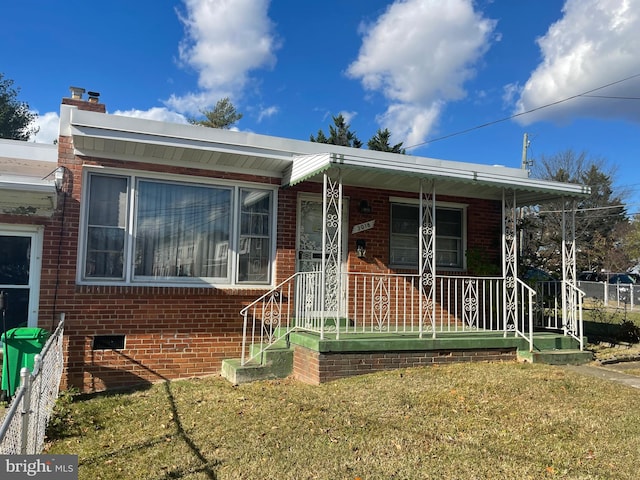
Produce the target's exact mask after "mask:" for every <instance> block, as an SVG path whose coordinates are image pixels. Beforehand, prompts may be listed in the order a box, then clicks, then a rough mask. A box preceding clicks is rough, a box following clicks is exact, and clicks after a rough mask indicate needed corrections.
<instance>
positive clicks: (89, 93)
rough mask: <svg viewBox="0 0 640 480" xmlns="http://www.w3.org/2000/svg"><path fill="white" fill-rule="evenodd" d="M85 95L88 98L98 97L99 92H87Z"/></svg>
mask: <svg viewBox="0 0 640 480" xmlns="http://www.w3.org/2000/svg"><path fill="white" fill-rule="evenodd" d="M87 95H89V96H90V97H99V96H100V93H99V92H87Z"/></svg>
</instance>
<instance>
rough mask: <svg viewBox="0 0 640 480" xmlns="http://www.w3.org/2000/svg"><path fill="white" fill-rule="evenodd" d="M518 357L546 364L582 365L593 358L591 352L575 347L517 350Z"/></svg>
mask: <svg viewBox="0 0 640 480" xmlns="http://www.w3.org/2000/svg"><path fill="white" fill-rule="evenodd" d="M518 358H520V359H521V360H524V361H528V362H531V363H545V364H547V365H584V364H585V363H589V362H591V361H592V360H593V353H592V352H588V351H581V350H577V349H576V350H571V349H564V350H540V351H534V352H522V351H518Z"/></svg>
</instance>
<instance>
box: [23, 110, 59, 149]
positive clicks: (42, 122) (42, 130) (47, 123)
mask: <svg viewBox="0 0 640 480" xmlns="http://www.w3.org/2000/svg"><path fill="white" fill-rule="evenodd" d="M35 124H36V126H37V127H38V128H39V130H38V133H36V134H35V135H34V136H33V137H31V139H30V140H31V141H34V142H36V143H49V144H53V142H54V141H56V140H58V133H59V125H60V117H59V116H58V114H57V113H56V112H47V113H45V114H44V115H38V117H37V118H36V120H35Z"/></svg>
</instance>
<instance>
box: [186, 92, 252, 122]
mask: <svg viewBox="0 0 640 480" xmlns="http://www.w3.org/2000/svg"><path fill="white" fill-rule="evenodd" d="M200 113H202V115H204V118H201V119H196V118H190V119H189V123H191V124H192V125H201V126H203V127H209V128H224V129H229V128H231V127H232V126H233V125H234V124H235V123H236V122H238V121H239V120H240V119H241V118H242V114H241V113H238V112H237V111H236V107H235V106H234V105H233V103H231V100H230V99H229V97H225V98H223V99H221V100H218V102H217V103H216V106H215V107H214V108H213V109H211V110H204V109H203V110H200Z"/></svg>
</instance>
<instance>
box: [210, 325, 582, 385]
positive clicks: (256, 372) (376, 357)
mask: <svg viewBox="0 0 640 480" xmlns="http://www.w3.org/2000/svg"><path fill="white" fill-rule="evenodd" d="M591 360H592V354H591V352H588V351H580V350H579V345H578V342H577V341H576V340H575V339H573V338H571V337H568V336H565V335H562V334H558V333H553V332H536V333H535V334H534V350H533V352H530V351H529V344H528V342H527V341H526V340H525V339H523V338H522V337H516V336H515V334H514V333H508V335H507V336H506V337H505V335H504V333H503V332H494V331H467V332H442V333H438V334H437V337H436V338H432V335H431V334H428V333H425V334H423V337H422V338H419V335H418V334H417V333H393V334H384V333H357V334H356V333H341V334H340V337H339V339H337V338H336V334H335V333H325V335H324V338H322V339H321V338H320V335H319V334H317V333H313V332H292V333H291V334H290V335H289V342H288V343H287V342H286V341H285V340H281V341H280V342H279V343H278V344H276V345H273V346H272V347H270V348H269V350H267V351H266V352H264V353H263V355H262V358H261V361H253V362H250V363H248V364H247V365H244V366H242V365H241V364H240V360H235V359H234V360H225V361H224V362H223V365H222V375H223V376H224V377H225V378H227V379H228V380H229V381H231V382H232V383H234V384H239V383H246V382H250V381H254V380H259V379H269V378H283V377H287V376H290V375H293V377H294V378H296V379H298V380H300V381H303V382H305V383H311V384H320V383H324V382H327V381H332V380H337V379H339V378H345V377H349V376H353V375H360V374H365V373H371V372H375V371H381V370H390V369H396V368H409V367H416V366H429V365H436V364H444V363H453V362H470V361H527V362H538V363H549V364H555V365H569V364H571V365H580V364H584V363H588V362H589V361H591Z"/></svg>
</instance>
